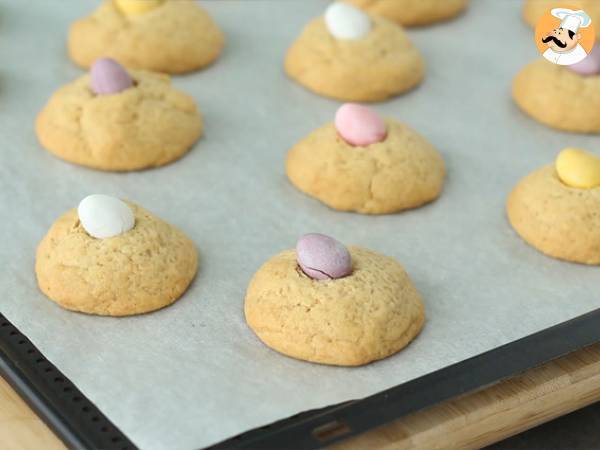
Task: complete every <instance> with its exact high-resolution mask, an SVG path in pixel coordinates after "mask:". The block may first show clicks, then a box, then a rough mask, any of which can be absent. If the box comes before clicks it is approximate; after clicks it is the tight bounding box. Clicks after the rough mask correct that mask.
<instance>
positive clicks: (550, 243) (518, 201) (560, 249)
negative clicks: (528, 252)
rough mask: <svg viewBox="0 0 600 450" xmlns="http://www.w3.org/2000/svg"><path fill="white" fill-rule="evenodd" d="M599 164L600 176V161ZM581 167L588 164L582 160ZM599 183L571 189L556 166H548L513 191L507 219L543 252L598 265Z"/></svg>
mask: <svg viewBox="0 0 600 450" xmlns="http://www.w3.org/2000/svg"><path fill="white" fill-rule="evenodd" d="M559 161H560V159H559ZM597 164H598V166H599V167H598V173H599V176H600V161H599V162H598V163H597ZM559 167H560V166H559ZM581 168H582V170H583V171H584V172H585V171H586V170H587V168H589V165H588V162H586V161H585V160H584V161H582V162H581ZM567 180H568V179H567ZM598 180H600V178H598ZM598 183H599V186H598V187H594V188H575V187H571V186H569V185H568V184H566V183H565V182H564V181H563V180H562V179H561V178H560V177H559V174H558V172H557V168H556V167H555V166H554V165H548V166H545V167H543V168H541V169H539V170H536V171H535V172H533V173H531V174H530V175H528V176H526V177H525V178H524V179H523V180H521V181H520V182H519V183H518V184H517V186H516V187H515V188H514V190H513V191H512V192H511V194H510V196H509V197H508V202H507V214H508V219H509V221H510V223H511V225H512V226H513V228H514V229H515V231H516V232H517V233H518V234H519V235H520V236H521V237H522V238H523V239H524V240H525V241H526V242H527V243H529V244H530V245H531V246H533V247H535V248H536V249H538V250H539V251H541V252H542V253H544V254H546V255H548V256H551V257H554V258H558V259H562V260H567V261H572V262H577V263H582V264H590V265H592V264H593V265H598V264H600V181H598Z"/></svg>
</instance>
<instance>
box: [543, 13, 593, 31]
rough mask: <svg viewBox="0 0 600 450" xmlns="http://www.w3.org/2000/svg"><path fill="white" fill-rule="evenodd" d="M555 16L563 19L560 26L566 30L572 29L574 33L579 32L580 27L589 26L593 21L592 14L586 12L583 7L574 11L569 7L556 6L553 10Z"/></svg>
mask: <svg viewBox="0 0 600 450" xmlns="http://www.w3.org/2000/svg"><path fill="white" fill-rule="evenodd" d="M551 13H552V15H553V16H554V17H557V18H559V19H561V20H562V22H561V23H560V27H561V28H564V29H565V30H571V31H572V32H573V33H577V31H578V30H579V28H587V27H589V26H590V23H592V19H590V16H588V15H587V14H586V12H585V11H582V10H581V9H580V10H578V11H573V10H572V9H567V8H554V9H553V10H552V11H551Z"/></svg>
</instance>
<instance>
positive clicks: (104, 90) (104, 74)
mask: <svg viewBox="0 0 600 450" xmlns="http://www.w3.org/2000/svg"><path fill="white" fill-rule="evenodd" d="M90 75H91V88H92V90H93V91H94V92H95V93H96V94H97V95H110V94H117V93H119V92H121V91H124V90H125V89H128V88H130V87H131V86H133V80H132V79H131V77H130V76H129V74H128V73H127V71H126V70H125V69H124V68H123V66H122V65H121V64H119V63H118V62H116V61H115V60H114V59H110V58H100V59H97V60H96V62H94V65H93V66H92V68H91V69H90Z"/></svg>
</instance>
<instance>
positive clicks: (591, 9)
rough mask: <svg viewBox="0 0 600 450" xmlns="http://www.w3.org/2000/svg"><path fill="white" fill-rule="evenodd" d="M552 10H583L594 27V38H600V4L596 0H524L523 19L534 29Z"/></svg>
mask: <svg viewBox="0 0 600 450" xmlns="http://www.w3.org/2000/svg"><path fill="white" fill-rule="evenodd" d="M553 8H569V9H573V10H579V9H583V10H584V11H585V12H586V13H587V14H588V15H589V16H590V18H591V19H592V24H594V25H595V26H596V37H597V38H600V27H599V26H598V24H599V23H600V2H599V1H598V0H525V3H524V4H523V18H524V19H525V21H526V22H527V23H528V24H529V25H531V26H532V27H536V26H537V24H538V22H539V21H540V19H541V18H542V16H543V15H544V14H546V13H548V12H549V11H551V10H552V9H553Z"/></svg>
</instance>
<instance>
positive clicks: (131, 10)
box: [114, 0, 165, 16]
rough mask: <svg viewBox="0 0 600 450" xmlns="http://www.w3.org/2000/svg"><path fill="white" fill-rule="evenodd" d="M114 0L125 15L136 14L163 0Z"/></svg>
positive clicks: (157, 5)
mask: <svg viewBox="0 0 600 450" xmlns="http://www.w3.org/2000/svg"><path fill="white" fill-rule="evenodd" d="M114 2H115V5H117V8H118V9H119V10H120V11H121V12H122V13H123V14H125V15H126V16H137V15H139V14H145V13H147V12H148V11H151V10H153V9H155V8H158V7H159V6H160V5H162V4H163V3H164V2H165V0H114Z"/></svg>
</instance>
